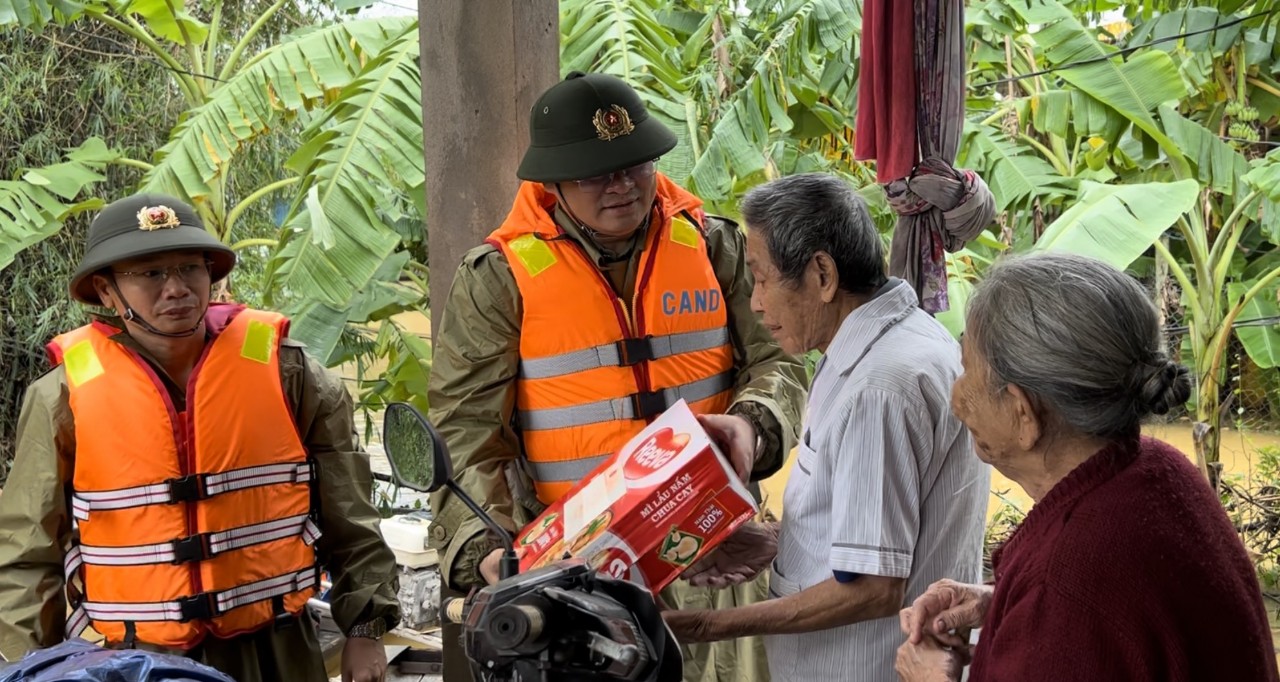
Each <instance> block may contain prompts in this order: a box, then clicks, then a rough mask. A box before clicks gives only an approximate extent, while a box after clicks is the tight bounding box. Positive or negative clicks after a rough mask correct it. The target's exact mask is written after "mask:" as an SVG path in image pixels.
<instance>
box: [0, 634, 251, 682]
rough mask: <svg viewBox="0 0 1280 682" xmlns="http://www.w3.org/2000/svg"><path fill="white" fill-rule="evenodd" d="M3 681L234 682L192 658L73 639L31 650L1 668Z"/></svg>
mask: <svg viewBox="0 0 1280 682" xmlns="http://www.w3.org/2000/svg"><path fill="white" fill-rule="evenodd" d="M0 682H235V680H233V679H231V678H230V677H228V676H226V675H224V674H222V673H220V672H218V671H217V670H214V669H213V668H210V667H209V666H207V665H203V664H200V663H196V662H195V661H192V660H190V659H186V658H181V657H179V656H170V655H166V654H156V653H151V652H148V651H141V650H138V649H125V650H110V649H103V648H101V647H99V646H96V645H93V644H90V643H89V642H86V641H85V640H83V639H73V640H69V641H66V642H63V643H62V644H59V645H57V646H54V647H50V648H48V649H40V650H38V651H32V652H31V653H29V654H27V655H26V656H24V657H22V660H20V661H18V662H17V663H13V664H10V665H9V667H5V668H3V669H0Z"/></svg>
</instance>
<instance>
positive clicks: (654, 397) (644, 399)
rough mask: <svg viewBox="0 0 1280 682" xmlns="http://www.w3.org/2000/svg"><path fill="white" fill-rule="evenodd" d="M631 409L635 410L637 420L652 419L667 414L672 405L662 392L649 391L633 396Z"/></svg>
mask: <svg viewBox="0 0 1280 682" xmlns="http://www.w3.org/2000/svg"><path fill="white" fill-rule="evenodd" d="M631 407H632V409H633V410H635V413H636V416H635V418H636V419H650V418H653V417H656V416H658V415H660V414H662V413H663V412H666V411H667V408H668V407H671V405H669V404H668V403H667V397H666V396H664V395H662V391H648V392H645V393H633V394H631Z"/></svg>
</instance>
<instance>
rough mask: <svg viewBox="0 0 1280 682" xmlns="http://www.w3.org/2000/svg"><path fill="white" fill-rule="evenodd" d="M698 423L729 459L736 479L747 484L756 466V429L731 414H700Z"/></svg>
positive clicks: (744, 420)
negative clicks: (736, 476)
mask: <svg viewBox="0 0 1280 682" xmlns="http://www.w3.org/2000/svg"><path fill="white" fill-rule="evenodd" d="M698 422H699V423H700V424H702V428H703V429H706V431H707V435H708V436H711V440H713V441H715V443H716V445H717V446H719V447H720V449H721V450H722V451H723V452H724V453H725V456H726V457H728V458H729V464H730V465H731V466H732V467H733V471H734V473H736V474H738V478H740V479H742V482H743V483H746V482H748V481H749V480H750V479H751V470H752V469H753V468H755V466H756V435H757V434H756V428H755V427H754V426H752V425H751V422H749V421H747V420H746V419H745V418H743V417H738V416H735V415H731V414H700V415H698Z"/></svg>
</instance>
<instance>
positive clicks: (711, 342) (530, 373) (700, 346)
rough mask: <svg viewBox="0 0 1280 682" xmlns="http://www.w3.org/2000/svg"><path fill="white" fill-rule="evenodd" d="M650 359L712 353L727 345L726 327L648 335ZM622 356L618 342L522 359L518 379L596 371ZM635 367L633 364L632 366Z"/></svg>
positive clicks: (618, 364)
mask: <svg viewBox="0 0 1280 682" xmlns="http://www.w3.org/2000/svg"><path fill="white" fill-rule="evenodd" d="M637 340H643V341H647V342H648V344H649V357H651V358H653V359H655V360H656V359H659V358H666V357H671V356H672V355H679V354H681V353H693V352H696V351H702V350H711V349H712V348H719V347H720V346H723V345H726V344H728V343H729V328H728V327H718V328H716V329H707V330H704V331H697V332H683V333H680V334H669V335H667V336H651V337H648V338H647V339H637ZM623 360H624V358H623V357H622V353H621V351H620V350H619V344H618V343H606V344H604V345H601V346H595V347H592V348H586V349H583V350H576V351H572V352H569V353H562V354H560V355H549V356H547V357H542V358H533V359H522V360H521V361H520V378H521V379H549V378H551V377H558V376H564V375H566V374H574V373H577V372H585V371H587V370H592V369H598V368H600V367H621V366H623ZM633 364H634V363H633Z"/></svg>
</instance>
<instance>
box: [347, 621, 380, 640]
mask: <svg viewBox="0 0 1280 682" xmlns="http://www.w3.org/2000/svg"><path fill="white" fill-rule="evenodd" d="M385 634H387V619H386V618H374V619H373V620H371V621H367V622H364V623H360V624H359V625H356V626H355V627H353V628H351V632H348V633H347V639H352V638H355V637H360V638H362V639H382V636H383V635H385Z"/></svg>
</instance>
